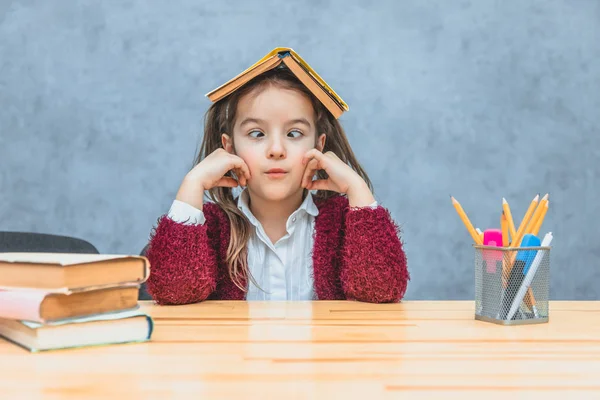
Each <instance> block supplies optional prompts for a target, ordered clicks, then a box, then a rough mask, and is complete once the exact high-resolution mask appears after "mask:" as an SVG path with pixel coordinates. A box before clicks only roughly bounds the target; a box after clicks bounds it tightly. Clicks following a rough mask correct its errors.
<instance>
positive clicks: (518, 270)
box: [500, 234, 541, 319]
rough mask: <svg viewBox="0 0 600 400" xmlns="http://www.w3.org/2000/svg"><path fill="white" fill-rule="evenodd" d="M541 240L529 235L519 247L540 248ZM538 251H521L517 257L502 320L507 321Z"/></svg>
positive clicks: (512, 270)
mask: <svg viewBox="0 0 600 400" xmlns="http://www.w3.org/2000/svg"><path fill="white" fill-rule="evenodd" d="M540 244H541V241H540V239H539V238H538V237H537V236H535V235H531V234H527V235H525V236H524V237H523V240H522V241H521V245H520V246H519V247H538V246H540ZM535 255H536V250H519V252H518V253H517V257H515V263H514V264H513V267H512V269H511V271H510V275H509V277H508V285H507V287H506V289H505V293H504V298H503V299H502V300H503V301H502V310H501V313H500V318H501V319H506V317H507V316H508V313H509V310H510V307H511V305H512V303H513V300H514V298H515V295H516V294H517V291H518V290H519V287H520V286H521V283H522V282H523V279H524V278H525V275H526V274H527V271H529V267H531V263H532V262H533V259H534V258H535Z"/></svg>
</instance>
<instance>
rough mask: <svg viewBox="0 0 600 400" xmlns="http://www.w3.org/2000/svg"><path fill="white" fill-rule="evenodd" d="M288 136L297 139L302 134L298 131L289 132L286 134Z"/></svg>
mask: <svg viewBox="0 0 600 400" xmlns="http://www.w3.org/2000/svg"><path fill="white" fill-rule="evenodd" d="M290 135H291V136H290ZM288 136H290V137H293V138H297V137H300V136H302V132H300V131H290V132H289V133H288Z"/></svg>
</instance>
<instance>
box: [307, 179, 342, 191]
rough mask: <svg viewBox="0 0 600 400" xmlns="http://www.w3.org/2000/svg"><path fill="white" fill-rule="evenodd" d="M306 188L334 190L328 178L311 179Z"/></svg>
mask: <svg viewBox="0 0 600 400" xmlns="http://www.w3.org/2000/svg"><path fill="white" fill-rule="evenodd" d="M307 189H308V190H334V189H333V187H332V186H331V181H330V180H329V179H317V180H315V181H311V182H310V184H309V185H308V187H307ZM334 191H335V190H334Z"/></svg>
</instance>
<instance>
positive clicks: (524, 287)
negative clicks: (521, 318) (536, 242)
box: [506, 232, 552, 321]
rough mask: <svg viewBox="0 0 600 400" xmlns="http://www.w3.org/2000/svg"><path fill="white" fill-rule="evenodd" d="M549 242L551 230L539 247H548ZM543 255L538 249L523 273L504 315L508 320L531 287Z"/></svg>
mask: <svg viewBox="0 0 600 400" xmlns="http://www.w3.org/2000/svg"><path fill="white" fill-rule="evenodd" d="M550 243H552V232H548V233H547V234H546V236H544V240H543V241H542V244H541V247H548V246H550ZM543 257H544V252H543V251H542V250H538V251H537V253H536V255H535V258H534V260H533V262H532V263H531V266H530V267H529V270H528V271H527V273H526V275H525V279H523V283H521V287H520V288H519V291H518V292H517V294H516V296H515V298H514V300H513V303H512V305H511V307H510V310H509V312H508V315H507V317H506V319H507V320H509V321H510V320H511V319H512V317H513V316H514V315H515V312H516V311H517V308H519V306H520V304H521V302H522V301H523V297H524V296H525V293H526V292H527V290H528V289H529V288H530V287H531V282H532V281H533V277H534V276H535V273H536V272H537V270H538V267H539V265H540V263H541V261H542V258H543Z"/></svg>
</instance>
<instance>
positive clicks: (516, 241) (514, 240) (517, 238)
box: [510, 194, 540, 247]
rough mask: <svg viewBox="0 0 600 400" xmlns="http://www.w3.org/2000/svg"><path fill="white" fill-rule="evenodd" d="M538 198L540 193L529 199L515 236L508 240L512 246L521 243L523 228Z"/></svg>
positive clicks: (517, 245)
mask: <svg viewBox="0 0 600 400" xmlns="http://www.w3.org/2000/svg"><path fill="white" fill-rule="evenodd" d="M539 199H540V195H539V194H538V195H536V196H535V197H534V198H533V200H531V204H529V208H528V209H527V211H526V212H525V215H524V216H523V220H522V221H521V223H520V224H519V229H517V233H515V236H514V237H513V238H512V240H511V242H510V245H511V246H512V247H519V246H520V245H521V240H523V236H524V235H525V228H527V224H528V223H529V219H530V218H531V214H533V210H534V209H535V206H537V204H538V201H539Z"/></svg>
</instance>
